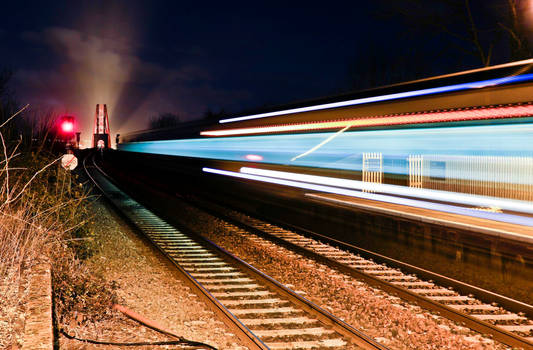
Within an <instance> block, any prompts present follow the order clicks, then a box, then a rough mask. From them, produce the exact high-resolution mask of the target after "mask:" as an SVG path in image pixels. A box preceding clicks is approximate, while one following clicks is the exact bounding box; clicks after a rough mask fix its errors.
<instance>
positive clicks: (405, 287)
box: [189, 199, 533, 349]
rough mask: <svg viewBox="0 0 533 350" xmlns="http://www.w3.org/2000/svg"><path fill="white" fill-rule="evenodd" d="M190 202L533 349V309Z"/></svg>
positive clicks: (261, 241)
mask: <svg viewBox="0 0 533 350" xmlns="http://www.w3.org/2000/svg"><path fill="white" fill-rule="evenodd" d="M189 202H190V203H191V204H192V205H195V206H196V207H199V208H201V209H203V210H204V211H207V212H209V213H211V214H212V215H215V216H217V217H219V218H222V219H223V220H224V221H226V222H227V224H226V225H228V228H230V227H229V226H231V225H236V226H238V227H239V228H241V229H244V230H246V231H247V232H251V233H253V234H255V235H257V237H256V238H253V240H254V241H256V242H257V243H258V244H265V242H266V240H267V241H269V242H273V243H274V244H281V245H283V246H285V247H286V248H289V249H290V250H292V251H294V252H296V253H299V254H302V255H304V256H307V257H309V258H312V259H314V260H315V261H318V262H320V263H323V264H325V265H327V266H329V267H331V268H334V269H336V270H338V271H340V272H342V273H345V274H347V275H350V276H352V277H355V278H357V279H362V280H365V281H366V282H368V283H370V284H372V285H374V286H377V287H379V288H382V289H383V290H385V291H387V292H389V293H392V294H396V295H398V296H399V297H401V298H403V299H405V300H408V301H412V302H415V303H417V304H419V305H420V306H422V307H424V308H426V309H429V310H432V311H436V312H438V313H440V314H441V315H442V316H444V317H446V318H448V319H450V320H453V321H456V322H459V323H460V324H464V325H465V326H467V327H469V328H471V329H473V330H476V331H478V332H480V333H482V334H490V335H491V336H492V337H493V339H495V340H497V341H500V342H502V343H504V344H507V345H509V346H512V347H521V348H524V349H533V320H532V318H533V306H531V305H528V304H525V303H522V302H519V301H516V300H512V299H510V298H507V297H504V296H501V295H498V294H495V293H492V292H490V291H487V290H483V289H481V288H478V287H475V286H472V285H468V284H465V283H462V282H460V281H457V280H453V279H450V278H447V277H445V276H442V275H439V274H436V273H432V272H430V271H427V270H423V269H420V268H417V267H415V266H412V265H409V264H405V263H402V262H400V261H397V260H393V259H390V258H387V257H384V256H382V255H379V254H376V253H373V252H370V251H368V250H365V249H361V248H358V247H355V246H352V245H348V244H345V243H343V242H339V241H335V240H334V239H331V238H328V237H325V236H322V235H318V234H316V233H313V232H309V231H305V232H304V234H300V233H297V232H296V231H299V232H302V231H301V230H294V229H285V228H283V227H282V226H279V225H274V224H271V223H268V222H265V221H263V220H259V219H256V218H252V217H250V216H247V215H244V214H242V213H239V212H236V211H233V210H229V209H226V208H222V207H220V206H218V205H216V204H214V203H212V202H206V201H203V200H199V199H190V200H189ZM285 227H286V226H285ZM482 300H485V302H484V301H482ZM487 301H488V302H487ZM510 310H512V311H510Z"/></svg>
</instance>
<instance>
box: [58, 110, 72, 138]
mask: <svg viewBox="0 0 533 350" xmlns="http://www.w3.org/2000/svg"><path fill="white" fill-rule="evenodd" d="M74 124H75V119H74V116H71V115H64V116H62V117H61V118H59V121H58V124H57V130H58V131H59V133H61V134H63V136H66V137H70V136H71V135H74V128H75V127H76V126H75V125H74Z"/></svg>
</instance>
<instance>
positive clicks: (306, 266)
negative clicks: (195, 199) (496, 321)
mask: <svg viewBox="0 0 533 350" xmlns="http://www.w3.org/2000/svg"><path fill="white" fill-rule="evenodd" d="M176 212H177V213H180V219H181V220H183V222H184V223H186V225H188V226H189V227H190V228H191V229H193V230H194V231H196V232H201V233H202V234H203V235H205V236H206V237H208V238H209V239H211V240H213V241H214V242H215V243H217V244H219V245H220V246H222V247H224V248H225V249H227V250H229V251H231V252H233V253H234V254H236V255H237V256H239V257H240V258H241V259H243V260H245V261H247V262H249V263H251V264H252V265H254V266H255V267H257V268H259V269H260V270H262V271H263V272H265V273H267V274H268V275H270V276H272V277H273V278H275V279H277V280H278V281H280V282H282V283H284V284H288V285H291V286H292V288H293V289H294V290H298V291H303V292H305V293H306V297H307V298H308V299H310V300H311V301H313V302H315V303H316V304H318V305H320V306H322V307H323V308H325V309H327V310H328V311H330V312H331V313H333V314H334V315H336V316H338V317H340V318H342V319H344V320H345V321H346V322H348V323H349V324H351V325H352V326H354V327H356V328H358V329H360V330H362V331H364V332H366V333H367V334H368V335H370V336H372V337H374V338H375V339H376V340H378V341H380V342H382V343H383V344H384V345H387V346H388V347H390V348H392V349H507V347H506V346H504V345H502V344H499V343H495V342H494V341H492V340H491V339H488V338H486V337H482V336H481V335H479V334H478V333H476V332H473V331H471V330H469V329H468V328H465V327H461V326H459V325H457V324H455V323H454V322H451V321H449V320H447V319H445V318H442V317H440V316H438V315H434V314H432V313H430V312H428V311H425V310H423V309H421V308H420V307H418V306H416V305H412V304H409V303H407V302H404V301H402V300H401V299H399V298H397V297H394V296H391V295H388V294H387V293H384V292H383V291H381V290H379V289H375V288H372V287H370V286H368V285H366V284H365V283H362V282H360V281H357V280H355V279H353V278H351V277H348V276H344V275H341V274H339V273H338V272H336V271H335V270H332V269H330V268H328V267H327V266H325V265H322V264H318V263H316V262H314V261H312V260H310V259H306V258H302V257H300V256H298V255H296V254H293V253H291V252H290V251H289V250H287V249H285V248H282V247H277V246H274V245H272V244H270V243H268V242H266V243H265V244H257V243H256V242H253V241H252V240H250V239H249V238H248V237H247V234H246V233H244V231H242V230H240V229H238V228H233V229H227V228H225V227H224V225H223V224H222V222H221V221H220V220H218V219H216V218H214V217H212V216H210V215H208V214H205V213H203V212H201V211H199V210H197V209H194V208H192V207H190V206H188V205H187V204H181V205H180V207H179V208H176Z"/></svg>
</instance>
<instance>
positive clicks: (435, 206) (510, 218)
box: [202, 168, 533, 226]
mask: <svg viewBox="0 0 533 350" xmlns="http://www.w3.org/2000/svg"><path fill="white" fill-rule="evenodd" d="M202 170H203V171H204V172H207V173H213V174H218V175H226V176H231V177H236V178H241V179H247V180H255V181H261V182H266V183H272V184H277V185H283V186H290V187H297V188H302V189H306V190H312V191H319V192H326V193H334V194H340V195H345V196H350V197H356V198H363V199H369V200H374V201H379V202H386V203H393V204H399V205H406V206H410V207H416V208H423V209H429V210H437V211H442V212H447V213H452V214H459V215H466V216H472V217H478V218H483V219H489V220H496V221H502V222H508V223H512V224H517V225H525V226H533V220H531V218H527V217H523V216H518V215H510V214H502V213H492V212H484V211H479V210H474V209H468V208H462V207H457V206H453V205H448V204H440V203H432V202H425V201H420V200H415V199H408V198H400V197H393V196H387V195H382V194H373V193H368V192H359V191H354V190H348V189H343V188H337V187H331V186H324V185H316V184H310V183H306V182H297V181H292V180H284V179H277V178H271V177H266V176H259V175H251V174H243V173H237V172H233V171H227V170H220V169H213V168H203V169H202Z"/></svg>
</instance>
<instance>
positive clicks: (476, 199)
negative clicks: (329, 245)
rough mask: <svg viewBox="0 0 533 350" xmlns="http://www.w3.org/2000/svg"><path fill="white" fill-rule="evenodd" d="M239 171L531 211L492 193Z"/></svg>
mask: <svg viewBox="0 0 533 350" xmlns="http://www.w3.org/2000/svg"><path fill="white" fill-rule="evenodd" d="M240 171H241V173H244V174H252V175H259V176H268V177H273V178H279V179H285V180H294V181H298V182H307V183H313V184H319V185H328V186H335V187H341V188H349V189H354V190H358V191H363V190H366V191H372V192H379V193H387V194H392V195H395V196H405V197H413V198H422V199H429V200H435V201H442V202H451V203H459V204H463V205H471V206H480V207H498V208H501V209H505V210H511V211H518V212H523V213H529V214H533V203H530V202H526V201H519V200H512V199H500V198H495V197H486V196H479V195H473V194H467V193H457V192H447V191H439V190H429V189H424V188H413V187H405V186H398V185H389V184H377V183H370V182H363V181H357V180H348V179H340V178H336V177H327V176H316V175H306V174H299V173H291V172H284V171H275V170H266V169H257V168H248V167H242V168H241V169H240Z"/></svg>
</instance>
